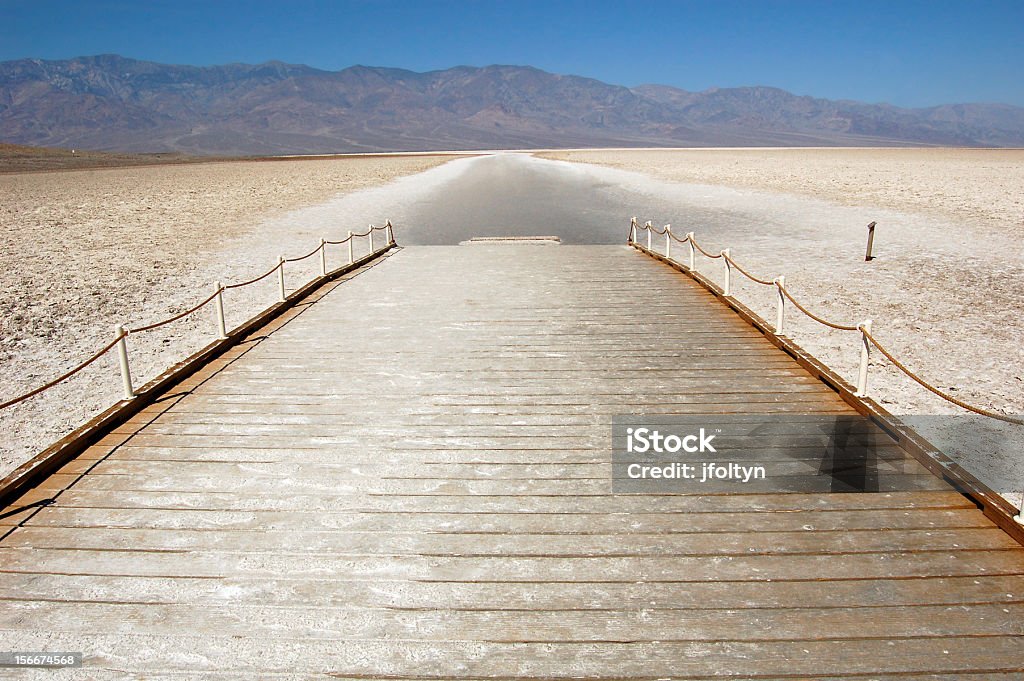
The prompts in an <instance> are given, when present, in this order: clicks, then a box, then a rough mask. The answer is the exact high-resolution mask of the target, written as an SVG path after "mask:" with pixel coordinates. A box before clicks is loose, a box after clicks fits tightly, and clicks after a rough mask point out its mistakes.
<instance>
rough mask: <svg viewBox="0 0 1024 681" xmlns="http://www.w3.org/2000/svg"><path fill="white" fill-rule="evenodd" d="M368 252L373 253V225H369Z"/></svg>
mask: <svg viewBox="0 0 1024 681" xmlns="http://www.w3.org/2000/svg"><path fill="white" fill-rule="evenodd" d="M370 253H373V225H370Z"/></svg>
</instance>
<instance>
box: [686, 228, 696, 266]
mask: <svg viewBox="0 0 1024 681" xmlns="http://www.w3.org/2000/svg"><path fill="white" fill-rule="evenodd" d="M686 243H687V244H689V246H690V269H691V270H696V269H697V267H696V265H697V249H696V248H694V247H693V232H690V233H689V234H687V235H686Z"/></svg>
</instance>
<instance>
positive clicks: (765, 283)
mask: <svg viewBox="0 0 1024 681" xmlns="http://www.w3.org/2000/svg"><path fill="white" fill-rule="evenodd" d="M725 259H726V261H728V263H729V264H730V265H732V266H733V267H735V268H736V271H737V272H739V273H740V274H742V275H743V276H745V277H746V278H747V279H749V280H750V281H752V282H754V283H755V284H761V285H762V286H774V285H775V282H774V281H771V280H769V279H758V278H757V277H755V276H754V275H753V274H751V273H750V272H748V271H746V270H745V269H743V268H742V267H740V264H739V263H738V262H736V261H735V260H733V259H732V258H731V257H730V256H728V255H727V256H725Z"/></svg>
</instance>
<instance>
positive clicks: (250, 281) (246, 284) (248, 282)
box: [224, 263, 281, 291]
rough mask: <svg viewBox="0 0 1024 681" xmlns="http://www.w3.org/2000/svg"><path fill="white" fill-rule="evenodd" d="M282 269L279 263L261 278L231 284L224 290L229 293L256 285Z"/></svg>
mask: <svg viewBox="0 0 1024 681" xmlns="http://www.w3.org/2000/svg"><path fill="white" fill-rule="evenodd" d="M280 268H281V263H277V264H276V265H274V266H273V267H271V268H270V269H269V270H267V271H266V272H264V273H263V274H261V275H260V276H258V277H256V278H255V279H250V280H248V281H243V282H241V283H238V284H230V285H228V286H225V287H224V290H225V291H227V290H229V289H233V288H242V287H243V286H248V285H249V284H255V283H256V282H257V281H262V280H264V279H266V278H267V277H269V276H270V275H271V274H273V273H274V272H276V271H277V270H279V269H280Z"/></svg>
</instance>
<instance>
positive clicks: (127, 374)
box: [114, 324, 135, 400]
mask: <svg viewBox="0 0 1024 681" xmlns="http://www.w3.org/2000/svg"><path fill="white" fill-rule="evenodd" d="M114 333H115V334H117V338H118V339H119V340H118V341H117V361H118V363H119V364H120V365H121V386H122V387H123V388H124V399H126V400H130V399H132V398H134V397H135V388H133V387H132V369H131V367H130V366H128V330H127V329H125V328H124V327H123V326H121V325H120V324H118V325H117V326H115V327H114Z"/></svg>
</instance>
